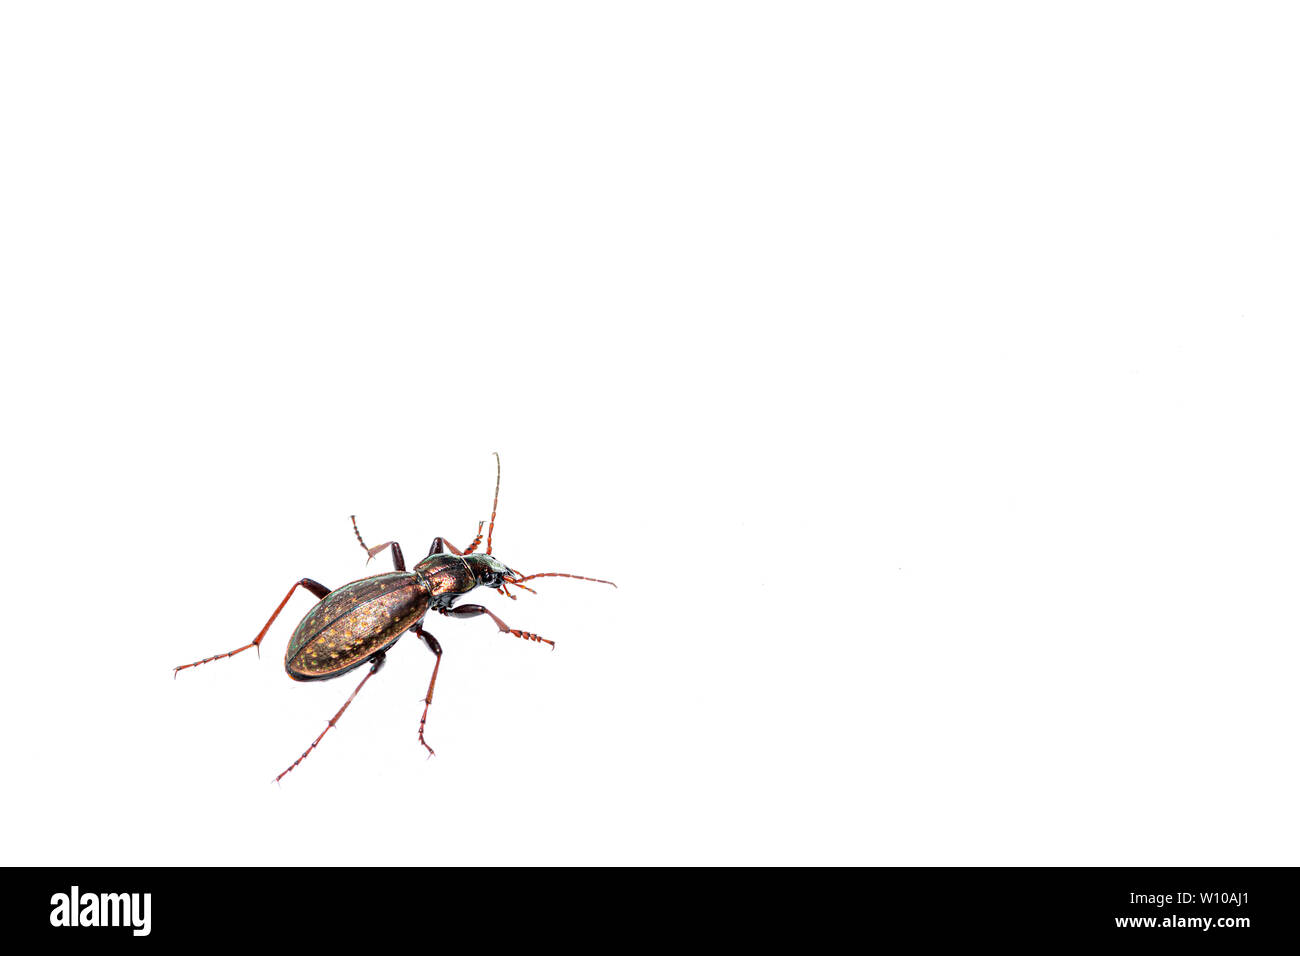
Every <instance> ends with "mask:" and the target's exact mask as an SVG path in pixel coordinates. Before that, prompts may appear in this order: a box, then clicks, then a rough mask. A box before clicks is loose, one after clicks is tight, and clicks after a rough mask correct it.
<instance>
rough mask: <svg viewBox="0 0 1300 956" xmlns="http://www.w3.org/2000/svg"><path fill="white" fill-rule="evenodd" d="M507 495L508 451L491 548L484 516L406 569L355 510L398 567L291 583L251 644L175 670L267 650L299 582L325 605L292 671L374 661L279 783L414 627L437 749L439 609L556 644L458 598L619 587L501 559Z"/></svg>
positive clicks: (295, 649)
mask: <svg viewBox="0 0 1300 956" xmlns="http://www.w3.org/2000/svg"><path fill="white" fill-rule="evenodd" d="M500 493H501V456H500V455H497V483H496V491H495V492H494V493H493V495H492V517H491V519H490V520H489V522H488V535H487V548H486V550H485V552H484V553H483V554H476V553H475V551H476V550H477V549H478V546H479V544H480V543H481V542H482V540H483V522H481V521H480V522H479V526H478V530H479V533H478V535H477V536H476V537H475V538H474V540H473V542H472V543H471V544H470V545H469V547H468V548H466V549H465V550H464V551H461V550H459V549H457V548H456V547H455V546H454V545H452V544H450V543H449V542H448V541H447V540H446V539H445V538H442V537H437V538H434V539H433V544H432V545H430V546H429V553H428V555H427V556H426V557H425V558H424V560H423V561H421V562H420V563H419V564H417V565H416V566H415V568H414V569H413V570H411V571H407V570H406V559H405V558H404V557H403V556H402V547H401V545H399V544H398V543H397V542H396V541H386V542H384V543H383V544H381V545H378V546H376V547H373V548H368V547H366V543H365V541H364V540H363V539H362V537H361V531H360V530H359V529H358V528H357V520H356V516H355V515H353V517H352V530H353V532H354V533H355V534H356V536H357V541H359V542H360V543H361V547H362V548H363V549H365V552H366V554H367V555H369V557H368V558H367V563H369V561H370V560H371V559H373V558H374V557H375V556H376V555H378V554H380V553H382V552H383V551H384V549H385V548H391V549H392V552H393V566H394V568H395V569H396V570H394V571H390V572H388V573H387V574H376V575H374V576H372V577H368V578H362V579H361V580H359V581H353V582H352V583H351V584H345V585H344V586H343V587H341V588H338V589H337V590H334V591H331V590H330V589H329V588H327V587H325V586H324V585H323V584H320V583H319V582H317V581H313V580H312V579H311V578H303V579H302V580H301V581H299V582H298V583H297V584H295V585H294V586H293V587H291V588H290V589H289V593H288V594H286V595H285V596H284V600H282V601H281V602H280V605H279V606H278V607H277V608H276V609H275V611H274V612H272V614H271V617H270V620H268V621H267V622H266V625H265V626H264V627H263V628H262V630H261V632H260V633H259V634H258V635H257V637H255V638H254V639H253V641H252V642H251V643H249V644H245V645H244V646H243V647H237V648H235V649H234V650H233V651H227V652H226V653H224V654H216V655H214V656H212V657H205V658H204V659H203V660H201V661H195V662H194V663H193V664H182V665H180V666H179V667H176V668H174V669H173V675H175V674H179V673H180V672H181V671H183V670H185V669H186V668H187V667H197V666H198V665H200V664H207V663H210V662H211V661H215V660H220V659H221V658H223V657H234V656H235V655H236V654H238V653H240V652H241V651H246V650H248V649H249V648H253V647H256V648H259V650H260V647H261V644H262V639H263V638H264V637H266V632H267V631H268V630H270V628H271V625H272V624H273V623H275V619H276V618H277V617H279V615H280V612H281V611H283V610H284V606H285V605H286V604H288V603H289V598H291V597H293V592H294V591H296V590H298V588H300V587H301V588H306V589H307V590H308V591H310V592H311V593H312V594H314V595H315V596H316V597H317V599H318V603H317V604H316V606H315V607H313V608H312V609H311V610H310V611H308V612H307V615H306V616H305V617H304V618H303V619H302V621H301V622H299V624H298V626H297V628H295V629H294V632H293V636H292V637H291V638H289V646H288V647H287V648H286V649H285V652H284V669H285V672H286V673H288V675H289V676H290V677H291V678H293V679H294V680H329V679H330V678H333V677H339V676H340V675H342V674H346V673H347V672H348V671H350V670H353V669H354V668H357V667H360V666H361V665H363V664H369V665H370V670H368V671H367V672H366V676H365V677H363V678H361V683H359V684H357V687H356V690H354V691H353V692H352V695H351V696H350V697H349V698H348V699H347V700H346V701H344V703H343V706H342V707H340V708H339V710H338V713H336V714H335V715H334V716H333V717H332V718H331V719H330V722H329V723H328V724H327V725H326V726H325V729H324V730H322V731H321V732H320V735H319V736H318V737H317V738H316V739H315V740H313V741H312V742H311V745H310V746H309V747H308V748H307V749H306V750H304V751H303V753H302V756H301V757H299V758H298V759H297V760H295V761H294V762H293V763H292V764H290V765H289V767H288V768H287V769H285V770H284V772H283V773H281V774H280V775H279V776H277V777H276V778H275V779H276V781H277V782H278V781H279V780H280V779H281V778H282V777H283V776H284V775H285V774H286V773H288V772H289V771H290V770H292V769H293V768H294V767H296V766H298V764H300V763H302V761H303V760H304V759H306V757H307V755H308V754H309V753H311V752H312V751H313V750H314V749H316V745H317V744H319V743H320V742H321V739H322V738H323V737H324V736H325V735H326V734H327V733H328V732H329V729H330V728H331V727H333V726H334V725H335V724H336V723H338V720H339V718H340V717H342V716H343V712H344V711H345V710H347V709H348V705H349V704H351V703H352V701H353V698H355V697H356V696H357V694H358V693H360V691H361V688H362V687H364V686H365V684H366V681H368V680H370V678H371V677H372V676H374V674H375V672H376V671H378V670H379V668H380V667H382V666H383V663H384V654H385V653H386V652H387V651H388V649H389V648H390V647H392V646H393V645H394V644H395V643H397V641H398V639H399V638H401V636H402V635H403V634H405V633H406V632H407V631H411V632H413V633H415V634H417V635H419V637H420V638H421V639H422V640H423V641H424V642H425V644H427V645H428V647H429V650H431V651H433V653H434V663H433V676H431V677H430V678H429V692H428V693H427V694H426V695H425V698H424V712H423V713H422V714H421V715H420V730H419V739H420V743H421V744H422V745H423V746H424V748H425V749H426V750H428V751H429V755H430V756H432V755H433V748H432V747H430V746H429V745H428V743H426V742H425V739H424V724H425V720H426V719H427V718H428V716H429V704H430V702H432V700H433V687H434V684H435V683H437V680H438V667H439V665H440V664H441V663H442V646H441V645H440V644H439V643H438V639H437V638H435V637H434V636H433V635H432V634H430V633H429V632H428V631H426V630H425V629H424V619H425V615H426V614H428V613H429V612H430V611H436V612H437V613H439V614H441V615H443V616H445V617H478V616H480V615H486V616H488V617H490V618H491V619H492V620H493V621H495V622H496V625H497V627H498V628H500V630H502V631H503V632H505V633H507V634H513V635H514V636H515V637H521V638H524V639H525V640H530V641H538V642H541V643H545V644H549V645H551V647H552V649H554V647H555V642H554V641H549V640H547V639H546V638H544V637H538V636H537V635H536V634H533V633H531V632H529V631H520V630H516V629H515V628H512V627H510V626H509V625H507V624H506V622H505V621H503V620H501V618H499V617H497V616H496V615H495V614H493V613H492V612H491V611H489V610H488V609H487V608H485V607H483V606H482V605H479V604H462V605H460V606H459V607H456V606H455V602H456V601H457V600H458V599H459V598H460V597H461V596H462V595H464V594H468V593H469V592H470V591H472V590H474V589H475V588H478V587H488V588H494V589H495V590H497V591H498V592H499V593H501V594H504V595H505V596H506V597H508V598H510V599H511V600H514V599H515V595H513V594H511V593H510V587H511V586H514V587H517V588H520V589H522V590H524V591H529V592H532V591H533V589H532V588H530V587H528V586H527V585H526V584H524V582H525V581H531V580H533V579H534V578H575V579H577V580H579V581H595V582H596V583H598V584H609V585H613V586H614V587H617V585H615V584H614V582H613V581H604V580H601V579H600V578H588V577H583V576H582V575H580V574H564V573H561V572H558V571H547V572H543V573H540V574H526V575H525V574H520V573H519V572H517V571H514V570H512V569H511V568H508V567H506V566H505V565H504V564H502V563H501V562H500V561H499V560H497V559H496V558H494V557H493V556H492V531H493V529H494V528H495V527H496V519H497V500H498V499H499V497H500ZM533 593H535V592H533Z"/></svg>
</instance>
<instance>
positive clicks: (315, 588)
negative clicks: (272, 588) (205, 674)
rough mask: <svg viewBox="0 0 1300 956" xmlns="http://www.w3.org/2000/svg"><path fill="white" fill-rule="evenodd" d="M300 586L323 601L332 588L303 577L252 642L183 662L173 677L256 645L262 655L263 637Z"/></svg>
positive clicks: (174, 671)
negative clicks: (189, 662)
mask: <svg viewBox="0 0 1300 956" xmlns="http://www.w3.org/2000/svg"><path fill="white" fill-rule="evenodd" d="M299 588H306V589H307V590H308V591H310V592H311V593H312V594H314V595H316V599H317V600H320V601H323V600H324V599H325V596H326V595H328V594H329V593H330V589H329V588H327V587H326V586H325V585H323V584H321V583H320V582H319V581H313V580H312V579H311V578H303V579H302V580H301V581H299V582H298V583H297V584H295V585H294V586H293V587H291V588H289V593H288V594H286V595H285V596H284V600H283V601H281V602H280V606H279V607H277V608H276V609H275V611H274V612H273V613H272V614H271V619H270V620H269V621H267V622H266V626H265V627H263V628H262V630H261V633H259V634H258V635H257V637H255V638H253V642H252V643H251V644H245V645H244V646H243V647H236V648H235V649H234V650H233V651H226V653H224V654H214V655H213V656H212V657H205V658H203V660H201V661H195V662H194V663H193V664H182V665H180V666H179V667H174V668H172V677H175V676H176V675H177V674H179V673H180V672H181V671H183V670H185V668H187V667H198V666H199V665H200V664H207V663H209V662H211V661H219V660H221V659H222V658H223V657H234V656H235V655H236V654H238V653H239V652H241V651H246V650H248V649H249V648H250V647H256V648H257V653H258V655H259V656H260V655H261V653H262V646H261V645H262V638H264V637H266V632H267V631H269V630H270V629H271V625H272V624H274V623H275V619H276V618H277V617H279V616H280V612H281V611H283V610H284V606H285V605H286V604H288V603H289V598H291V597H293V592H294V591H296V590H298V589H299Z"/></svg>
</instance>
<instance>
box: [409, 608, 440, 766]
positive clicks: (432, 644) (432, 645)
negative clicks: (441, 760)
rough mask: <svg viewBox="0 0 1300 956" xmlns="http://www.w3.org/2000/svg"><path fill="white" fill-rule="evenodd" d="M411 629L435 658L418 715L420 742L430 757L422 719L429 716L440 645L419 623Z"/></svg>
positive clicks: (430, 748)
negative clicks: (427, 689) (421, 709)
mask: <svg viewBox="0 0 1300 956" xmlns="http://www.w3.org/2000/svg"><path fill="white" fill-rule="evenodd" d="M411 630H413V631H415V633H416V634H418V635H420V637H421V638H423V639H424V643H426V644H428V645H429V650H431V651H433V653H434V655H435V657H436V660H434V662H433V676H432V677H430V678H429V693H427V694H425V695H424V713H422V714H421V715H420V743H421V744H423V745H424V749H425V750H427V751H429V756H430V757H432V756H433V748H432V747H430V746H429V745H428V744H427V743H425V740H424V721H425V719H426V718H428V716H429V704H430V703H431V702H432V701H433V685H434V684H436V683H437V682H438V668H439V667H440V666H441V665H442V645H441V644H439V643H438V639H437V638H436V637H434V636H433V635H432V634H430V633H429V632H428V631H426V630H425V629H424V628H423V627H421V626H420V625H419V624H417V625H415V627H413V628H411Z"/></svg>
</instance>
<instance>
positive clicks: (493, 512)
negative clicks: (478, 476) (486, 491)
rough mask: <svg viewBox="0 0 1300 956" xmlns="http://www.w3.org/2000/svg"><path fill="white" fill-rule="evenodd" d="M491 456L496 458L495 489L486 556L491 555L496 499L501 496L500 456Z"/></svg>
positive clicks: (495, 521) (495, 517)
mask: <svg viewBox="0 0 1300 956" xmlns="http://www.w3.org/2000/svg"><path fill="white" fill-rule="evenodd" d="M492 454H494V455H496V456H497V488H496V491H494V492H492V520H491V521H490V522H488V543H487V551H486V552H485V553H487V554H491V553H492V529H493V528H494V527H496V523H497V498H499V497H500V496H501V456H500V455H497V453H496V452H493V453H492ZM479 514H482V512H479Z"/></svg>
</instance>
